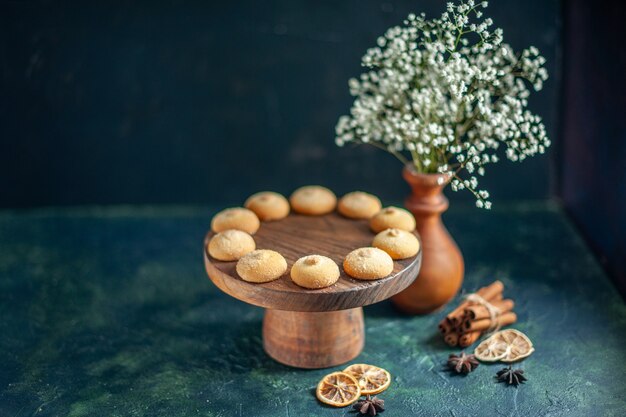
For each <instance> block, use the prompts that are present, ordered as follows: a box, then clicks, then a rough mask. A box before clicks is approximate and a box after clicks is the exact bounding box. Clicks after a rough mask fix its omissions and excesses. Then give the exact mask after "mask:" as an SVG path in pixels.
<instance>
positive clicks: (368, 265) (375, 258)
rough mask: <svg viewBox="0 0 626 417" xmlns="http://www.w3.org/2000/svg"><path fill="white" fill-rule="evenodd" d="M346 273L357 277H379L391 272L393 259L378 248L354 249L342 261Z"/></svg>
mask: <svg viewBox="0 0 626 417" xmlns="http://www.w3.org/2000/svg"><path fill="white" fill-rule="evenodd" d="M343 270H344V271H346V274H348V275H350V276H351V277H353V278H357V279H365V280H372V279H380V278H385V277H386V276H388V275H389V274H391V272H393V259H391V256H389V254H388V253H387V252H385V251H383V250H381V249H378V248H359V249H355V250H353V251H352V252H350V253H349V254H348V256H346V259H344V261H343Z"/></svg>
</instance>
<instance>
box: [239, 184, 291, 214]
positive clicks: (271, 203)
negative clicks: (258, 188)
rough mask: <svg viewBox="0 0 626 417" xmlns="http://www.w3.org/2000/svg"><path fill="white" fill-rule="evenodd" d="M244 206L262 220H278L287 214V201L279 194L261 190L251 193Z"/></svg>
mask: <svg viewBox="0 0 626 417" xmlns="http://www.w3.org/2000/svg"><path fill="white" fill-rule="evenodd" d="M244 207H245V208H247V209H249V210H252V211H253V212H254V213H255V214H256V215H257V217H258V218H259V219H261V220H263V221H272V220H280V219H283V218H285V217H287V216H288V215H289V202H288V201H287V199H286V198H285V197H283V196H282V195H281V194H278V193H275V192H273V191H262V192H260V193H256V194H253V195H251V196H250V197H249V198H248V199H247V200H246V202H245V203H244Z"/></svg>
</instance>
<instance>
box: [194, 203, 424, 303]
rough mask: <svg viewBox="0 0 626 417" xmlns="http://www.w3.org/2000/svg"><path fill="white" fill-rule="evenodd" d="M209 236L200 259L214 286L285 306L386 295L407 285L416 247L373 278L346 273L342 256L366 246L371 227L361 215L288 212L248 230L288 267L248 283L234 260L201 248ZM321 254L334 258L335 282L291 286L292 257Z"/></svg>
mask: <svg viewBox="0 0 626 417" xmlns="http://www.w3.org/2000/svg"><path fill="white" fill-rule="evenodd" d="M212 236H213V233H212V232H209V233H208V234H207V235H206V238H205V242H204V243H205V244H204V260H205V267H206V270H207V273H208V275H209V277H210V279H211V281H213V283H214V284H215V285H217V287H219V288H220V289H221V290H222V291H224V292H226V293H227V294H229V295H231V296H233V297H235V298H238V299H239V300H241V301H245V302H247V303H250V304H254V305H257V306H261V307H265V308H270V309H277V310H287V311H333V310H345V309H349V308H355V307H361V306H364V305H369V304H373V303H376V302H379V301H382V300H385V299H387V298H389V297H391V296H392V295H394V294H397V293H398V292H400V291H402V290H403V289H405V288H406V287H408V286H409V285H410V284H411V283H412V282H413V280H414V279H415V277H416V276H417V273H418V272H419V268H420V265H421V256H422V254H421V249H420V252H419V253H418V254H417V255H416V256H415V257H413V258H409V259H405V260H400V261H394V269H393V273H392V274H391V275H390V276H389V277H387V278H383V279H380V280H376V281H363V280H357V279H353V278H351V277H349V276H348V275H346V273H345V272H344V271H343V267H342V264H343V259H344V258H345V256H346V255H347V254H348V253H349V252H351V251H352V250H354V249H356V248H359V247H364V246H370V245H371V242H372V239H373V238H374V233H372V232H371V231H370V230H369V227H368V221H367V220H351V219H346V218H344V217H342V216H340V215H339V214H337V213H331V214H327V215H324V216H304V215H299V214H291V215H289V216H288V217H287V218H285V219H283V220H280V221H276V222H263V223H262V224H261V228H260V229H259V231H258V232H257V233H256V234H255V235H254V240H255V241H256V245H257V248H258V249H272V250H275V251H278V252H280V253H281V254H282V255H283V256H284V257H285V259H286V260H287V264H288V266H289V268H288V269H287V272H286V273H285V275H283V276H282V277H280V278H279V279H277V280H275V281H272V282H268V283H264V284H252V283H249V282H246V281H243V280H242V279H241V278H239V276H238V275H237V272H236V271H235V266H236V264H237V263H236V262H222V261H218V260H216V259H213V258H211V256H210V255H209V254H208V251H207V249H206V247H207V243H208V241H209V240H210V239H211V237H212ZM312 254H318V255H324V256H328V257H329V258H331V259H332V260H334V261H335V262H336V263H337V264H338V265H339V269H340V271H341V276H340V278H339V280H338V281H337V283H336V284H334V285H332V286H330V287H327V288H322V289H318V290H309V289H305V288H302V287H299V286H297V285H296V284H294V283H293V282H292V281H291V278H290V277H289V271H290V269H291V266H292V265H293V263H294V262H295V261H296V260H297V259H298V258H300V257H302V256H306V255H312Z"/></svg>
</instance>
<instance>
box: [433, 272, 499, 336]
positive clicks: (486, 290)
mask: <svg viewBox="0 0 626 417" xmlns="http://www.w3.org/2000/svg"><path fill="white" fill-rule="evenodd" d="M503 289H504V285H503V284H502V282H501V281H499V280H496V281H494V282H493V283H491V284H489V285H487V286H486V287H482V288H480V289H479V290H478V291H476V294H478V295H480V296H481V297H482V298H484V299H485V300H487V301H491V300H492V299H493V298H495V297H496V296H498V294H500V296H501V295H502V290H503ZM469 305H470V302H469V301H467V300H465V301H463V302H462V303H461V304H459V306H458V307H457V308H455V309H454V310H452V312H451V313H450V314H448V315H447V316H446V318H445V320H446V321H447V322H448V323H449V324H450V325H451V326H452V327H456V326H458V325H459V324H460V323H461V321H462V319H461V316H462V315H463V313H464V311H465V309H466V308H467V307H468V306H469Z"/></svg>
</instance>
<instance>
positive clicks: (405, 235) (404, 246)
mask: <svg viewBox="0 0 626 417" xmlns="http://www.w3.org/2000/svg"><path fill="white" fill-rule="evenodd" d="M372 246H373V247H375V248H378V249H382V250H384V251H385V252H387V253H388V254H389V256H391V258H392V259H406V258H410V257H411V256H415V255H416V254H417V252H419V250H420V242H419V240H418V239H417V237H416V236H415V235H414V234H413V233H411V232H407V231H406V230H401V229H387V230H383V231H382V232H380V233H379V234H377V235H376V237H375V238H374V241H373V242H372Z"/></svg>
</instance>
